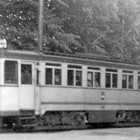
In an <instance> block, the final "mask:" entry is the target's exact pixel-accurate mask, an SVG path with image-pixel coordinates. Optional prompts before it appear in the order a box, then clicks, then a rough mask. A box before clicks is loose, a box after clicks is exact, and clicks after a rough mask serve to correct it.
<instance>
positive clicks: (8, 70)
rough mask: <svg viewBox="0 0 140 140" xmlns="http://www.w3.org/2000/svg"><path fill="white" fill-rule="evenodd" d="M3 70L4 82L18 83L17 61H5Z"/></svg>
mask: <svg viewBox="0 0 140 140" xmlns="http://www.w3.org/2000/svg"><path fill="white" fill-rule="evenodd" d="M4 72H5V83H6V84H18V62H16V61H5V65H4Z"/></svg>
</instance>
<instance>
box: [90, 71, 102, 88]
mask: <svg viewBox="0 0 140 140" xmlns="http://www.w3.org/2000/svg"><path fill="white" fill-rule="evenodd" d="M100 79H101V73H100V72H95V71H88V73H87V86H88V87H100Z"/></svg>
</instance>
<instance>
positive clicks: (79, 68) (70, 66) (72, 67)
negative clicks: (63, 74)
mask: <svg viewBox="0 0 140 140" xmlns="http://www.w3.org/2000/svg"><path fill="white" fill-rule="evenodd" d="M69 70H70V71H73V84H71V85H70V84H68V80H69V78H68V71H69ZM77 72H81V78H80V79H81V81H80V83H81V84H80V85H77V83H76V77H77V75H76V73H77ZM67 86H69V87H82V86H83V71H82V66H81V65H73V64H68V65H67Z"/></svg>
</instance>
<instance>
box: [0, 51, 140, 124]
mask: <svg viewBox="0 0 140 140" xmlns="http://www.w3.org/2000/svg"><path fill="white" fill-rule="evenodd" d="M78 56H79V55H78ZM78 56H74V55H65V54H63V56H61V55H53V54H40V53H37V52H30V51H14V50H3V49H1V51H0V117H1V118H6V117H10V116H11V117H12V118H13V117H14V116H15V117H17V116H43V115H44V114H45V113H47V112H63V113H64V112H84V113H85V114H88V116H87V118H86V120H87V121H88V122H90V123H105V122H116V119H117V117H118V116H117V112H118V111H122V112H123V111H126V112H127V111H132V112H133V111H138V112H139V111H140V87H139V86H140V85H139V84H140V65H138V64H129V63H126V62H121V61H113V60H112V61H109V59H108V58H102V59H99V58H98V59H97V58H94V57H89V58H87V56H86V57H85V56H84V55H83V56H82V55H80V56H79V57H78ZM105 59H106V60H105ZM26 70H28V71H29V72H30V78H29V79H30V80H29V79H28V80H27V79H25V75H23V72H25V71H26ZM23 79H25V81H24V80H23ZM96 82H97V83H96ZM55 116H57V115H56V114H55Z"/></svg>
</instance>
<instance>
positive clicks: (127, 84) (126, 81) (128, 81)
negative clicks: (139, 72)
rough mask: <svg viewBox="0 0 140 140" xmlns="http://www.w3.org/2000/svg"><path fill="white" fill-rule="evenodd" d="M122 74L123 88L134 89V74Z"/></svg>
mask: <svg viewBox="0 0 140 140" xmlns="http://www.w3.org/2000/svg"><path fill="white" fill-rule="evenodd" d="M122 76H123V77H122V88H126V89H133V83H134V79H133V75H130V74H123V75H122Z"/></svg>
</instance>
